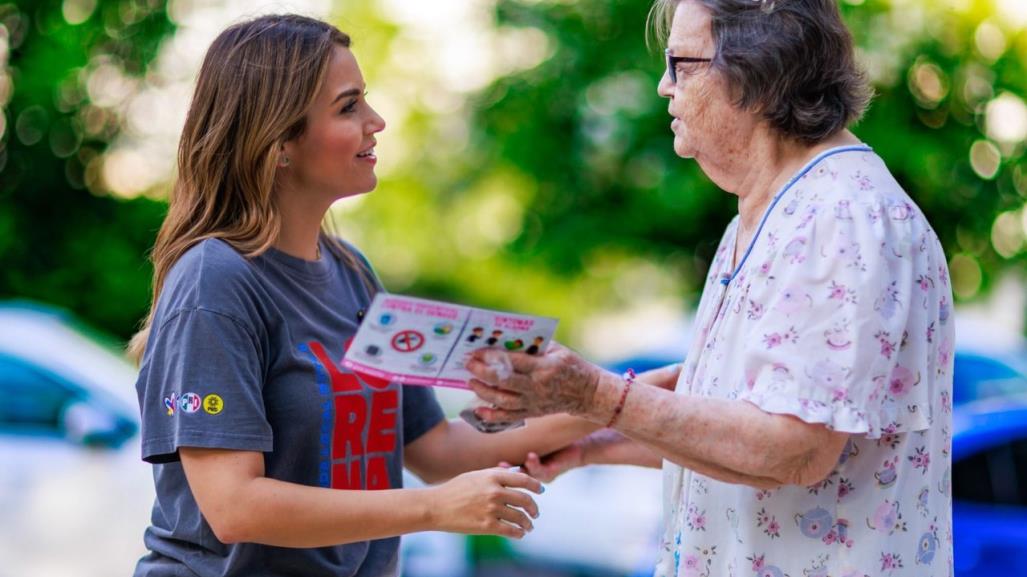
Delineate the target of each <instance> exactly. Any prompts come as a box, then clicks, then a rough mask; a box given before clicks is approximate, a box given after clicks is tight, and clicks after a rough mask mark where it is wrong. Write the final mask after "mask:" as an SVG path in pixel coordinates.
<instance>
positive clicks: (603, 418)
mask: <svg viewBox="0 0 1027 577" xmlns="http://www.w3.org/2000/svg"><path fill="white" fill-rule="evenodd" d="M625 385H626V383H625V382H624V379H622V378H621V377H620V376H618V375H615V374H613V373H611V372H609V371H602V372H601V373H600V374H599V378H598V379H597V381H596V384H595V388H594V390H593V393H592V402H591V403H589V404H588V406H587V407H585V410H584V413H583V414H582V415H581V416H582V417H584V418H586V419H588V420H589V421H592V422H593V423H596V424H599V425H603V426H605V425H606V423H608V422H610V418H611V417H612V416H613V414H614V412H615V411H616V410H617V405H618V403H619V402H620V397H621V394H622V392H623V388H624V386H625Z"/></svg>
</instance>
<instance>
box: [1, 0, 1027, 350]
mask: <svg viewBox="0 0 1027 577" xmlns="http://www.w3.org/2000/svg"><path fill="white" fill-rule="evenodd" d="M995 2H1005V0H995ZM995 2H992V1H991V0H947V1H946V2H944V3H942V2H933V1H931V0H901V1H900V0H865V1H864V2H860V3H859V4H858V5H854V3H848V2H843V3H842V8H843V11H844V14H845V16H846V19H847V21H848V23H849V25H850V27H851V28H852V30H853V33H854V36H855V38H856V40H857V44H858V46H859V51H860V58H861V61H862V62H864V63H865V64H866V66H867V68H868V70H869V72H870V75H871V78H872V80H873V83H874V86H875V89H876V91H877V96H876V98H875V100H874V102H873V104H872V106H871V108H870V110H869V112H868V114H867V115H866V117H865V118H864V120H863V121H862V122H861V123H860V124H859V125H858V126H857V127H856V129H855V132H856V133H857V135H858V136H860V137H861V138H862V139H863V140H864V141H866V142H867V143H869V144H870V145H871V146H873V147H874V148H875V150H877V152H878V153H880V154H881V156H882V157H884V159H885V161H886V162H887V163H888V165H889V166H890V167H891V169H892V170H893V172H894V173H895V175H896V177H897V178H898V179H899V181H900V182H901V183H902V184H903V185H904V186H905V187H906V188H907V190H908V191H909V192H910V194H911V195H912V196H913V197H914V199H915V200H916V201H917V202H918V203H919V204H920V205H921V206H922V207H923V208H924V210H925V211H926V212H927V214H928V217H929V218H930V220H931V222H932V223H933V224H934V226H935V228H936V229H937V230H938V233H939V235H940V236H941V238H942V241H943V243H944V244H945V247H946V250H947V252H948V254H949V256H950V257H955V258H954V260H953V263H952V264H953V267H952V268H953V278H954V280H955V283H956V287H957V292H958V293H959V295H960V296H962V297H963V298H974V297H975V296H977V295H979V294H983V293H984V292H986V291H987V289H988V287H989V286H990V284H991V283H992V282H993V280H994V279H995V278H997V276H998V275H999V273H1001V272H1002V271H1003V270H1008V269H1009V268H1010V267H1013V268H1020V267H1022V265H1023V259H1024V246H1025V245H1024V238H1023V237H1024V231H1023V228H1024V227H1023V225H1022V221H1023V216H1024V215H1023V212H1024V210H1023V205H1024V201H1025V198H1027V163H1025V161H1024V155H1023V152H1024V143H1023V139H1022V138H1021V139H1019V140H1015V139H1014V140H1013V141H1002V139H1001V138H1000V137H1001V136H1002V134H1005V135H1007V136H1008V134H1009V130H1006V131H1005V132H1003V131H1002V130H1001V128H1002V125H1003V119H1002V118H997V119H996V118H993V119H992V120H991V122H990V123H989V120H988V117H989V116H992V117H994V116H995V115H999V114H1000V112H1001V113H1003V114H1006V113H1009V110H1010V109H1009V107H1006V108H1005V109H1002V110H1004V112H1002V110H1000V108H1001V107H998V108H993V107H992V104H993V103H994V102H996V99H997V98H999V97H1000V96H1002V95H1003V94H1005V95H1006V97H1008V98H1006V104H1009V103H1010V102H1012V103H1013V106H1012V113H1014V114H1013V118H1012V120H1010V122H1008V123H1005V127H1006V128H1008V127H1009V126H1010V125H1012V124H1015V123H1016V118H1015V113H1016V112H1017V110H1019V109H1017V108H1016V106H1015V104H1016V103H1017V102H1018V103H1019V105H1020V106H1022V103H1023V98H1024V95H1025V94H1027V70H1025V62H1027V33H1025V31H1024V28H1025V24H1024V22H1022V21H1021V22H1011V21H1009V19H1008V18H1005V17H1004V16H1003V15H1002V14H1000V13H999V12H998V11H997V9H996V4H995ZM67 4H68V2H59V1H57V0H46V1H39V0H36V1H26V0H21V1H19V2H16V3H14V4H10V3H8V4H0V22H2V23H3V26H4V27H5V29H6V31H7V32H6V34H7V37H8V41H9V45H10V52H9V63H8V74H9V78H10V79H11V81H10V86H12V87H13V92H11V93H10V95H9V99H5V100H7V103H6V105H5V106H4V114H5V118H6V130H5V132H4V135H3V145H2V146H3V149H2V153H0V159H2V160H0V163H2V164H3V168H2V171H3V172H2V182H0V203H2V204H0V255H2V257H0V258H2V262H3V264H4V266H3V268H2V269H0V297H9V296H27V297H31V298H34V299H37V300H42V301H46V302H50V303H54V304H58V305H61V306H65V307H67V308H70V309H72V310H73V311H75V312H76V313H78V314H80V315H81V316H83V317H84V318H85V319H86V320H88V321H90V322H92V323H94V324H97V325H99V326H101V327H103V328H106V329H108V330H110V331H112V332H114V333H115V334H117V335H119V336H122V337H127V336H128V335H129V334H130V333H131V331H132V329H133V328H134V326H135V323H136V322H137V321H138V319H139V318H140V317H141V316H142V315H143V314H144V312H145V308H146V306H147V304H148V298H149V290H148V287H149V277H150V271H149V267H148V265H147V264H146V262H145V261H144V257H145V252H146V250H147V249H148V247H149V246H150V245H151V244H152V241H153V237H154V234H155V231H156V229H157V227H158V226H159V222H160V218H161V216H162V214H163V206H162V205H161V204H160V203H159V202H156V201H153V200H149V199H146V198H138V199H135V200H131V201H126V200H121V199H115V198H113V197H112V196H110V195H108V194H106V192H105V190H104V185H103V179H102V178H99V177H98V172H99V171H100V170H101V169H100V161H99V159H101V158H102V156H101V155H102V153H103V151H104V150H105V147H106V146H107V144H108V143H109V142H110V141H111V139H112V138H114V137H115V135H116V134H117V131H118V129H119V126H118V116H117V114H115V113H114V112H113V111H112V110H109V109H107V108H104V107H102V106H98V105H97V104H96V103H94V102H91V99H90V91H89V89H88V79H89V77H90V76H89V74H90V71H91V70H93V69H95V68H96V67H97V66H99V65H102V64H104V63H109V64H114V65H115V66H117V67H119V68H120V69H122V70H123V71H124V73H125V74H127V75H129V76H132V75H141V74H143V73H144V71H145V70H146V66H147V63H148V62H150V61H151V59H152V58H153V56H154V54H155V51H156V49H157V46H158V45H159V43H160V42H161V40H162V39H164V38H165V37H166V36H167V35H168V34H169V33H171V32H172V31H173V26H172V25H171V24H170V23H169V21H168V19H167V17H166V15H165V13H164V10H165V6H164V3H163V1H162V0H119V1H114V0H110V1H102V0H101V1H100V2H99V5H98V6H97V7H96V9H95V10H94V11H93V12H92V13H91V15H90V16H89V18H88V19H86V20H85V21H84V22H82V23H80V24H75V25H72V24H69V23H68V22H67V21H66V19H65V17H64V13H65V11H66V9H67ZM73 4H76V5H83V4H84V5H89V4H90V2H89V1H86V0H81V1H80V2H73ZM1012 4H1015V2H1013V3H1012ZM649 5H650V1H649V0H620V1H617V2H608V1H605V0H580V1H576V2H567V1H559V0H497V2H496V5H495V9H494V13H493V18H494V20H493V24H494V27H495V28H496V29H497V30H515V29H521V30H525V29H528V30H535V31H538V33H539V35H540V36H539V37H540V38H541V39H542V40H540V42H544V44H545V50H546V56H545V58H543V59H542V61H541V63H540V64H539V65H538V66H533V67H530V68H528V69H525V70H519V71H516V72H513V73H510V74H505V75H501V76H500V77H498V78H496V79H495V80H494V81H492V82H490V83H488V85H487V86H485V87H484V88H483V89H481V90H477V91H474V92H472V93H470V94H466V95H461V97H460V98H461V100H460V102H459V103H458V104H457V105H456V106H449V107H448V108H447V109H446V110H442V111H440V109H439V107H438V106H434V107H433V106H431V105H430V104H431V103H427V102H425V101H424V99H423V98H422V99H419V98H407V97H406V95H407V92H402V93H399V96H396V95H394V96H393V101H394V102H400V103H401V104H402V107H403V110H402V113H401V116H402V121H401V122H397V123H394V124H393V128H391V129H390V130H389V131H387V132H386V133H385V134H383V135H382V137H381V139H380V140H382V142H383V146H382V147H380V148H382V149H383V151H384V150H387V149H388V146H387V145H388V143H389V139H390V138H394V139H402V141H403V142H402V148H403V150H404V151H405V152H404V155H403V158H402V159H401V160H397V161H395V163H396V164H395V166H393V167H392V169H391V170H390V171H389V172H388V174H386V175H385V177H384V178H383V180H382V183H381V186H380V187H379V190H378V191H376V192H375V193H373V194H371V195H369V196H368V197H367V198H366V199H365V200H364V201H362V202H360V203H358V204H355V205H353V206H352V207H349V208H344V209H342V210H340V211H339V212H338V213H336V220H337V222H338V223H339V224H340V227H339V228H340V230H341V232H342V233H343V235H344V236H350V237H352V238H353V239H354V240H355V241H356V242H357V244H358V245H359V246H361V248H363V249H364V250H365V251H366V252H367V253H368V255H369V256H370V257H371V260H372V261H373V262H374V263H375V264H376V266H377V268H378V269H379V271H380V272H381V274H382V275H383V277H384V278H385V281H386V284H387V286H389V287H390V288H391V289H393V290H402V291H405V292H411V293H416V294H420V295H424V296H433V297H437V298H446V299H451V300H459V301H466V302H472V303H474V304H478V305H483V306H495V307H508V308H513V309H520V310H525V311H529V312H534V313H541V314H551V315H554V316H559V317H561V319H563V321H564V322H563V323H562V325H561V332H562V333H563V334H562V336H561V338H562V339H563V340H566V341H570V342H572V343H573V342H574V341H575V340H576V339H577V338H578V337H579V336H580V333H581V330H582V328H583V327H584V326H585V325H584V324H583V320H584V319H585V318H586V317H587V316H588V315H589V314H591V313H595V312H599V311H611V310H617V309H623V308H630V307H632V306H638V305H639V304H640V303H644V302H646V301H648V300H658V299H666V298H671V299H673V300H675V302H677V303H679V304H680V306H681V307H682V308H684V307H686V306H688V304H690V303H692V302H694V300H695V297H696V296H697V295H696V290H697V287H699V286H700V283H701V279H702V276H703V275H704V274H705V270H706V266H707V264H706V263H707V260H708V258H709V256H710V254H711V252H712V250H713V249H714V247H715V244H716V242H717V241H718V239H719V237H720V234H721V232H722V231H723V227H724V226H725V225H726V223H727V222H728V220H729V219H730V218H731V216H732V215H733V214H734V212H735V210H736V208H735V202H734V199H733V197H731V196H730V195H727V194H725V193H723V192H721V191H719V190H717V189H716V188H715V187H713V186H712V185H711V184H710V182H709V181H708V179H706V178H705V176H703V175H702V174H701V172H700V171H699V170H698V168H697V166H696V165H695V163H693V162H691V161H684V160H681V159H679V158H677V157H676V156H675V155H674V153H673V150H672V148H671V141H672V138H671V134H670V131H669V117H668V116H667V114H666V101H665V100H663V99H661V98H659V97H658V96H657V95H656V84H657V82H658V80H659V77H660V75H661V74H662V72H663V69H662V67H663V63H662V58H661V56H660V50H659V47H653V49H651V50H650V49H648V48H647V47H646V45H645V31H644V23H645V21H646V16H647V13H648V10H649ZM1005 5H1006V6H1009V5H1011V3H1010V2H1005ZM377 6H378V3H372V2H337V3H336V7H337V8H338V15H337V17H336V22H337V23H339V24H340V26H341V27H342V28H343V29H344V30H346V31H347V32H349V33H351V34H352V35H353V36H354V39H355V44H354V51H355V52H356V54H357V56H358V58H359V59H360V62H361V64H362V66H363V67H364V70H365V73H366V75H367V77H368V82H369V87H370V91H371V99H372V103H373V102H374V99H375V96H376V92H377V91H379V90H380V91H381V92H385V91H387V90H391V89H392V88H394V87H396V86H397V85H401V84H402V82H403V81H404V80H405V79H402V78H400V79H398V80H397V78H396V73H395V65H396V62H397V59H396V58H393V57H392V56H394V53H396V52H397V51H402V50H403V46H402V41H401V33H400V31H399V30H398V27H397V26H396V25H395V24H394V23H392V22H390V21H389V19H388V18H387V17H386V16H383V13H382V12H381V11H380V10H379V9H378V8H377ZM406 58H407V59H408V60H409V59H410V58H419V59H422V60H423V62H425V63H428V62H431V61H433V60H435V59H436V58H437V55H436V54H432V53H418V54H414V55H410V54H407V55H406ZM411 81H414V80H411ZM390 87H392V88H390ZM1010 95H1011V96H1010ZM1014 101H1015V102H1014ZM444 108H445V107H444ZM989 111H992V113H991V114H989ZM156 113H159V112H158V111H155V114H156ZM387 120H389V121H390V122H393V121H394V120H396V119H394V118H387ZM1010 123H1011V124H1010ZM399 124H401V125H402V126H403V127H404V128H403V130H402V132H400V133H398V135H397V133H396V132H395V131H396V130H397V126H398V125H399ZM996 126H998V127H999V130H998V133H999V134H998V136H996V134H995V132H996V128H995V127H996ZM1014 128H1015V127H1014ZM1014 132H1015V131H1014ZM971 150H973V151H974V153H973V154H971ZM383 161H384V162H386V163H387V162H390V161H391V160H390V159H389V158H388V157H383ZM1022 313H1023V311H1016V314H1022Z"/></svg>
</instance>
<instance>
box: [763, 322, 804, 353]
mask: <svg viewBox="0 0 1027 577" xmlns="http://www.w3.org/2000/svg"><path fill="white" fill-rule="evenodd" d="M798 340H799V333H798V332H797V331H796V330H795V327H790V328H789V329H788V332H785V333H770V334H769V335H763V343H764V344H765V345H766V347H767V350H770V349H772V348H774V347H777V346H780V345H782V344H784V343H786V342H787V343H792V344H795V343H796V342H798Z"/></svg>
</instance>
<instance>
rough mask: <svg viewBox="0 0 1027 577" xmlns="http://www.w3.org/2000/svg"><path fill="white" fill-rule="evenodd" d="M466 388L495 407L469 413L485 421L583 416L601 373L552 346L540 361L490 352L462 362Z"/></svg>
mask: <svg viewBox="0 0 1027 577" xmlns="http://www.w3.org/2000/svg"><path fill="white" fill-rule="evenodd" d="M467 370H468V371H470V372H471V374H473V375H474V376H475V378H473V379H471V381H470V387H471V389H472V390H473V391H474V392H475V393H477V395H478V396H479V397H481V398H482V399H483V400H485V401H487V402H489V403H492V405H493V406H494V407H495V408H487V407H483V408H479V409H477V410H476V411H475V412H476V413H477V415H478V417H480V418H481V419H483V420H485V421H515V420H518V419H524V418H528V417H537V416H541V415H549V414H553V413H569V414H573V415H585V414H586V413H587V412H588V411H589V409H590V408H591V405H592V399H593V395H594V394H595V390H596V386H597V384H598V382H599V378H600V376H601V375H602V373H603V370H602V369H600V368H599V367H597V366H595V365H593V364H591V363H589V362H588V361H586V360H584V359H582V358H581V357H580V356H578V355H577V354H575V353H574V352H573V351H571V350H570V349H568V348H566V347H563V346H560V345H558V344H555V343H554V344H553V345H551V346H550V347H549V349H548V350H546V353H545V354H544V355H541V356H533V355H528V354H525V353H508V352H506V351H499V350H495V349H481V350H478V351H475V352H474V353H473V354H472V355H471V358H470V360H468V362H467Z"/></svg>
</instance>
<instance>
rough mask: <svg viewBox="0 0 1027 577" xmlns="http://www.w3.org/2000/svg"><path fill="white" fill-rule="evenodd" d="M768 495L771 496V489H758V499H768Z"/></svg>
mask: <svg viewBox="0 0 1027 577" xmlns="http://www.w3.org/2000/svg"><path fill="white" fill-rule="evenodd" d="M767 497H770V491H768V490H767V489H760V490H759V491H756V500H757V501H762V500H764V499H766V498H767Z"/></svg>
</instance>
